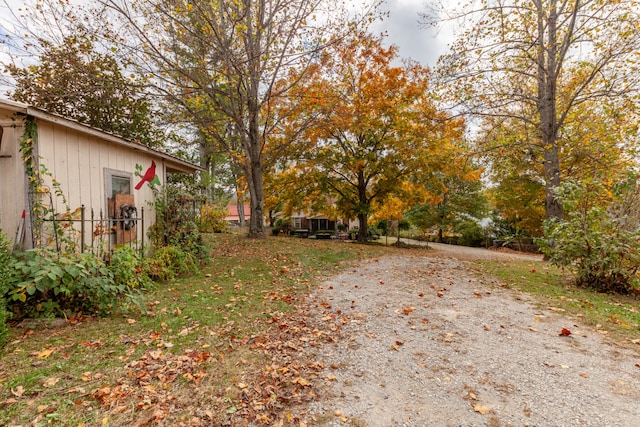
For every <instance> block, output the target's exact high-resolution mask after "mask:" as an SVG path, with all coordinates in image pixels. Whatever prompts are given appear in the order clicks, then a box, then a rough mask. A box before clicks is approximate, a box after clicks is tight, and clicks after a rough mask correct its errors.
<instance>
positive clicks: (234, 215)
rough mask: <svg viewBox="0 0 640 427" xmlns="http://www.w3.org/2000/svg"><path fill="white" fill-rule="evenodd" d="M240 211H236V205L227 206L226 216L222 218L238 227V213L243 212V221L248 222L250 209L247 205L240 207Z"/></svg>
mask: <svg viewBox="0 0 640 427" xmlns="http://www.w3.org/2000/svg"><path fill="white" fill-rule="evenodd" d="M241 207H242V209H243V210H242V211H240V210H238V205H237V204H236V203H231V204H229V205H228V206H227V212H228V215H227V216H226V217H224V220H225V221H227V222H229V223H232V224H235V225H240V212H244V220H245V221H247V222H249V218H250V217H251V207H250V206H249V205H241Z"/></svg>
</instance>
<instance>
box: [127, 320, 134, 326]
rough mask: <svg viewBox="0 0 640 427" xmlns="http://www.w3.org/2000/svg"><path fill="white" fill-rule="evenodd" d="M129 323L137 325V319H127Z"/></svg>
mask: <svg viewBox="0 0 640 427" xmlns="http://www.w3.org/2000/svg"><path fill="white" fill-rule="evenodd" d="M127 323H128V324H130V325H133V324H134V323H136V319H127Z"/></svg>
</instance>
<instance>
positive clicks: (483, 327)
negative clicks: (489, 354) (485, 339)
mask: <svg viewBox="0 0 640 427" xmlns="http://www.w3.org/2000/svg"><path fill="white" fill-rule="evenodd" d="M482 329H484V330H485V331H488V330H490V329H491V328H490V327H488V326H487V325H482Z"/></svg>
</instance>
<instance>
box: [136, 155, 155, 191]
mask: <svg viewBox="0 0 640 427" xmlns="http://www.w3.org/2000/svg"><path fill="white" fill-rule="evenodd" d="M155 177H156V162H154V161H153V160H151V166H149V169H147V171H146V172H145V173H144V175H143V177H142V180H141V181H140V182H139V183H138V184H137V185H136V190H139V189H141V188H142V185H143V184H144V183H145V182H151V181H153V179H154V178H155Z"/></svg>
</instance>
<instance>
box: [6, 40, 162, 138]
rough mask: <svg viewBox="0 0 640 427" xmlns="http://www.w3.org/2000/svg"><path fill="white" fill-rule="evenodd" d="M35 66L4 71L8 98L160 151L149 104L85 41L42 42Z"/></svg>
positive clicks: (114, 64)
mask: <svg viewBox="0 0 640 427" xmlns="http://www.w3.org/2000/svg"><path fill="white" fill-rule="evenodd" d="M42 47H43V48H44V51H43V52H42V53H41V55H40V56H39V58H38V63H37V64H34V65H29V66H27V67H24V68H22V67H19V66H17V65H15V64H9V65H8V67H7V68H8V71H9V73H10V74H11V75H12V77H13V78H14V79H15V87H14V89H13V91H12V92H11V94H10V95H11V98H13V99H14V100H16V101H21V102H24V103H27V104H30V105H33V106H35V107H39V108H42V109H44V110H47V111H49V112H52V113H57V114H60V115H62V116H65V117H69V118H72V119H75V120H77V121H79V122H81V123H84V124H86V125H89V126H92V127H95V128H98V129H102V130H105V131H107V132H111V133H113V134H116V135H119V136H121V137H123V138H126V139H129V140H132V141H137V142H140V143H142V144H144V145H147V146H155V147H158V146H161V145H162V144H163V142H165V137H164V134H163V133H162V132H161V131H160V130H159V128H158V127H157V126H156V125H155V123H154V121H153V119H152V118H153V113H154V112H153V109H152V104H151V102H150V101H149V100H147V99H146V98H145V97H143V96H142V95H141V94H140V93H139V92H138V91H137V90H136V82H135V81H134V80H132V79H130V78H126V77H125V76H124V75H123V74H122V69H121V66H120V64H119V63H118V62H117V60H116V59H115V57H114V56H112V55H110V54H107V53H101V52H98V51H97V50H96V49H94V45H93V43H92V41H91V39H90V38H89V37H86V36H82V35H77V36H68V37H65V38H64V40H63V41H62V44H60V45H55V44H53V42H51V41H46V40H42Z"/></svg>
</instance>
